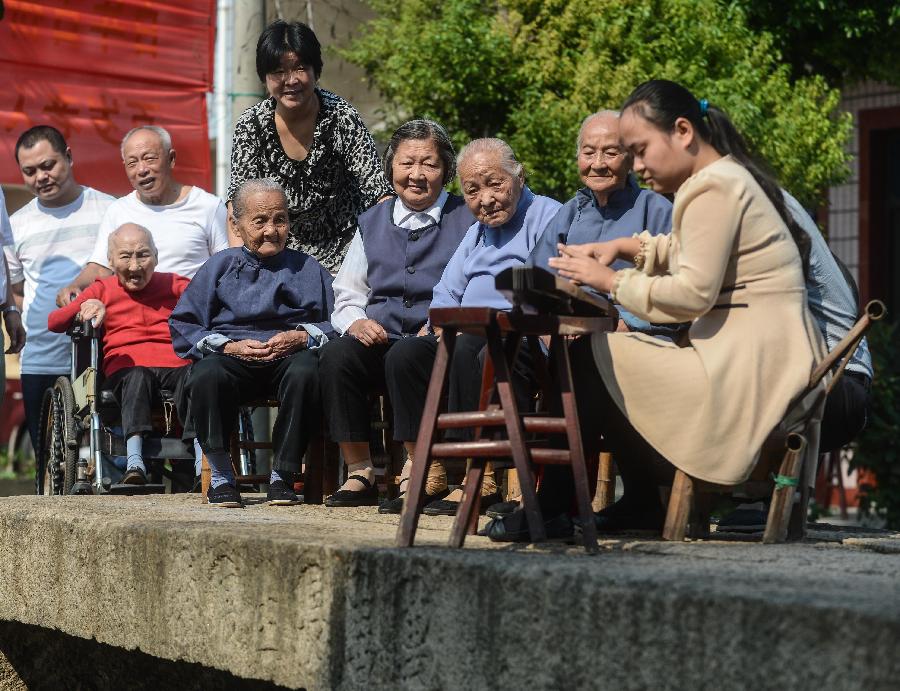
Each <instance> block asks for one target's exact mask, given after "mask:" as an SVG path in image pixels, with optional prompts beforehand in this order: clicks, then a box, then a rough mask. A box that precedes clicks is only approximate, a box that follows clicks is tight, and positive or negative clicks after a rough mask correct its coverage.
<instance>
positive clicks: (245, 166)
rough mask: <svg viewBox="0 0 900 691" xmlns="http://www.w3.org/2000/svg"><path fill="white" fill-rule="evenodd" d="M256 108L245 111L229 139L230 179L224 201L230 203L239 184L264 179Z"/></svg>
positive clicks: (261, 146) (252, 107)
mask: <svg viewBox="0 0 900 691" xmlns="http://www.w3.org/2000/svg"><path fill="white" fill-rule="evenodd" d="M257 111H258V106H251V107H250V108H248V109H247V110H245V111H244V112H243V113H242V114H241V117H240V118H239V119H238V121H237V123H236V124H235V126H234V136H233V137H232V139H231V179H230V181H229V183H228V192H227V194H226V195H225V201H226V202H230V201H231V199H232V198H233V197H234V193H235V192H236V191H237V188H238V187H240V186H241V183H243V182H245V181H247V180H252V179H254V178H259V177H265V172H264V171H263V169H262V168H263V166H262V165H261V164H260V160H261V158H262V156H263V141H262V137H261V136H260V132H259V127H258V120H257Z"/></svg>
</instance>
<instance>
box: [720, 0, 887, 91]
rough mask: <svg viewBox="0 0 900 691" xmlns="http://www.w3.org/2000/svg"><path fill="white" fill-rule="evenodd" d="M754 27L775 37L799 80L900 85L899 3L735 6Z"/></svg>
mask: <svg viewBox="0 0 900 691" xmlns="http://www.w3.org/2000/svg"><path fill="white" fill-rule="evenodd" d="M731 1H732V2H735V4H737V5H740V6H741V7H743V8H744V9H745V10H746V12H747V16H748V21H749V23H750V26H751V27H753V28H754V29H758V30H765V31H768V32H770V33H772V34H773V35H774V37H775V46H776V48H778V50H779V51H780V52H781V53H782V55H783V56H784V58H785V60H786V61H787V62H788V64H790V65H791V69H792V71H793V74H794V75H795V76H802V75H806V74H810V73H813V74H820V75H822V76H824V77H825V78H826V79H827V80H828V81H829V83H831V84H834V85H841V84H843V83H847V82H850V83H852V82H856V81H862V80H864V79H874V80H878V81H885V82H889V83H891V84H896V85H900V2H896V0H791V1H790V2H785V0H731Z"/></svg>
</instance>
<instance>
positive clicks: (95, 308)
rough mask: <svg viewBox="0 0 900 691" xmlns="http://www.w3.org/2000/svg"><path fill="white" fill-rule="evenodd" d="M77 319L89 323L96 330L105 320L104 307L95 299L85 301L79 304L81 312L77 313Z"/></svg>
mask: <svg viewBox="0 0 900 691" xmlns="http://www.w3.org/2000/svg"><path fill="white" fill-rule="evenodd" d="M78 317H79V318H80V319H81V321H82V322H85V323H87V322H91V323H92V324H93V325H94V328H95V329H96V328H97V327H99V326H100V325H101V324H102V323H103V320H104V319H105V318H106V305H104V304H103V303H102V302H100V301H99V300H97V299H96V298H91V299H90V300H85V301H84V302H82V303H81V310H80V311H79V312H78Z"/></svg>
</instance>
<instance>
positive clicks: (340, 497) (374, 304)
mask: <svg viewBox="0 0 900 691" xmlns="http://www.w3.org/2000/svg"><path fill="white" fill-rule="evenodd" d="M384 167H385V172H386V173H387V175H388V176H389V177H390V178H391V180H392V182H393V185H394V191H395V192H396V193H397V198H396V199H395V200H394V201H393V202H391V203H386V204H379V205H377V206H375V207H373V208H371V209H369V210H368V211H366V212H365V213H363V214H362V215H361V216H360V217H359V223H358V229H357V232H356V235H355V237H354V238H353V242H352V243H351V245H350V250H349V252H348V253H347V257H346V259H344V263H343V264H342V265H341V270H340V271H339V272H338V275H337V277H336V278H335V282H334V291H335V310H334V314H333V315H332V318H331V322H332V324H333V325H334V327H335V328H336V329H337V330H338V331H340V332H341V333H342V334H343V335H344V337H343V338H339V339H336V340H333V341H331V342H330V343H329V344H328V345H327V346H326V347H325V348H323V350H322V354H321V360H320V365H319V367H320V377H321V381H322V397H323V401H324V407H325V410H326V419H327V420H328V425H329V428H330V432H331V438H332V439H334V440H335V441H337V442H338V443H339V444H340V447H341V453H342V454H343V456H344V460H345V461H346V463H347V468H348V474H349V478H348V480H347V482H346V483H345V484H344V486H343V487H342V488H341V489H340V490H339V491H338V492H336V493H335V494H333V495H332V496H331V497H329V498H328V499H327V500H326V502H325V503H326V505H327V506H368V505H375V504H377V503H378V491H377V489H376V487H375V484H374V480H375V476H374V469H373V467H372V462H371V460H370V457H369V411H370V403H369V396H370V394H371V392H372V391H374V390H378V389H384V388H387V389H388V391H389V393H390V397H391V399H392V400H395V401H401V400H402V399H403V398H404V396H405V395H406V392H404V391H403V390H399V389H397V388H396V387H394V386H392V384H393V382H394V381H395V378H394V377H393V376H391V375H390V374H389V373H390V372H392V371H393V369H394V365H393V362H392V360H393V357H394V348H393V346H394V345H395V344H396V343H398V342H399V341H400V340H402V339H404V338H407V337H410V336H415V335H416V334H417V333H418V332H419V330H420V329H421V328H422V326H423V325H424V324H425V320H426V318H427V316H428V314H427V312H428V304H429V303H430V302H431V294H432V290H433V289H434V285H435V283H437V282H438V279H440V277H441V272H442V271H443V270H444V267H445V266H446V265H447V262H448V261H449V260H450V257H451V256H452V254H453V252H454V251H455V250H456V248H457V246H458V245H459V242H460V240H461V239H462V238H463V236H464V235H465V233H466V231H467V230H468V228H469V226H471V225H472V223H473V222H474V220H475V219H474V218H473V217H472V214H471V212H470V211H469V209H468V208H467V207H466V205H465V203H464V202H463V200H462V199H461V198H460V197H458V196H456V195H453V194H449V193H448V192H447V191H446V190H444V185H446V184H447V183H448V182H449V181H450V180H452V179H453V176H454V175H455V174H456V153H455V152H454V150H453V145H452V144H451V142H450V137H449V136H448V135H447V132H446V131H444V128H443V127H441V126H440V125H438V124H437V123H434V122H430V121H428V120H412V121H410V122H407V123H406V124H404V125H402V126H401V127H400V128H399V129H398V130H397V131H396V132H394V135H393V137H391V141H390V144H389V145H388V148H387V151H386V152H385V159H384ZM395 429H396V426H395ZM401 440H402V439H401ZM408 446H409V447H412V444H411V443H408ZM408 476H409V463H407V465H406V466H405V467H404V469H403V472H402V473H401V482H400V490H401V492H402V491H404V490H405V483H406V480H407V479H408ZM446 484H447V482H446V477H443V487H440V486H439V487H438V488H437V490H435V491H442V490H444V489H446ZM400 508H402V501H401V502H396V501H394V502H389V503H388V505H387V507H386V508H385V509H384V511H385V512H388V513H394V512H395V511H394V509H396V512H397V513H399V511H400Z"/></svg>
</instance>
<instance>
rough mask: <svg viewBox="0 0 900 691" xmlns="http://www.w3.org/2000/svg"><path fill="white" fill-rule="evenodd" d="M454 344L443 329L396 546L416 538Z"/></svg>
mask: <svg viewBox="0 0 900 691" xmlns="http://www.w3.org/2000/svg"><path fill="white" fill-rule="evenodd" d="M455 344H456V333H454V332H453V331H451V330H449V329H447V330H445V331H444V333H443V336H442V337H441V340H440V341H438V346H437V352H436V353H435V358H434V366H433V367H432V370H431V380H430V381H429V382H428V393H427V395H426V396H425V409H424V410H423V411H422V422H421V423H420V425H419V435H418V438H417V439H416V450H415V452H414V453H413V464H412V469H411V471H410V475H409V485H408V486H407V491H406V499H405V500H404V502H403V512H402V513H401V514H400V525H399V526H398V527H397V537H396V544H397V546H398V547H410V546H412V544H413V540H415V538H416V528H417V527H418V525H419V516H420V515H421V513H422V508H423V507H422V505H423V503H424V499H425V478H426V477H427V476H428V468H429V466H430V465H431V445H432V443H433V442H434V435H435V433H436V432H437V418H438V413H439V412H440V407H441V397H442V396H443V395H444V388H445V387H446V385H447V370H448V369H449V365H450V357H451V356H452V354H453V346H454V345H455Z"/></svg>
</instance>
